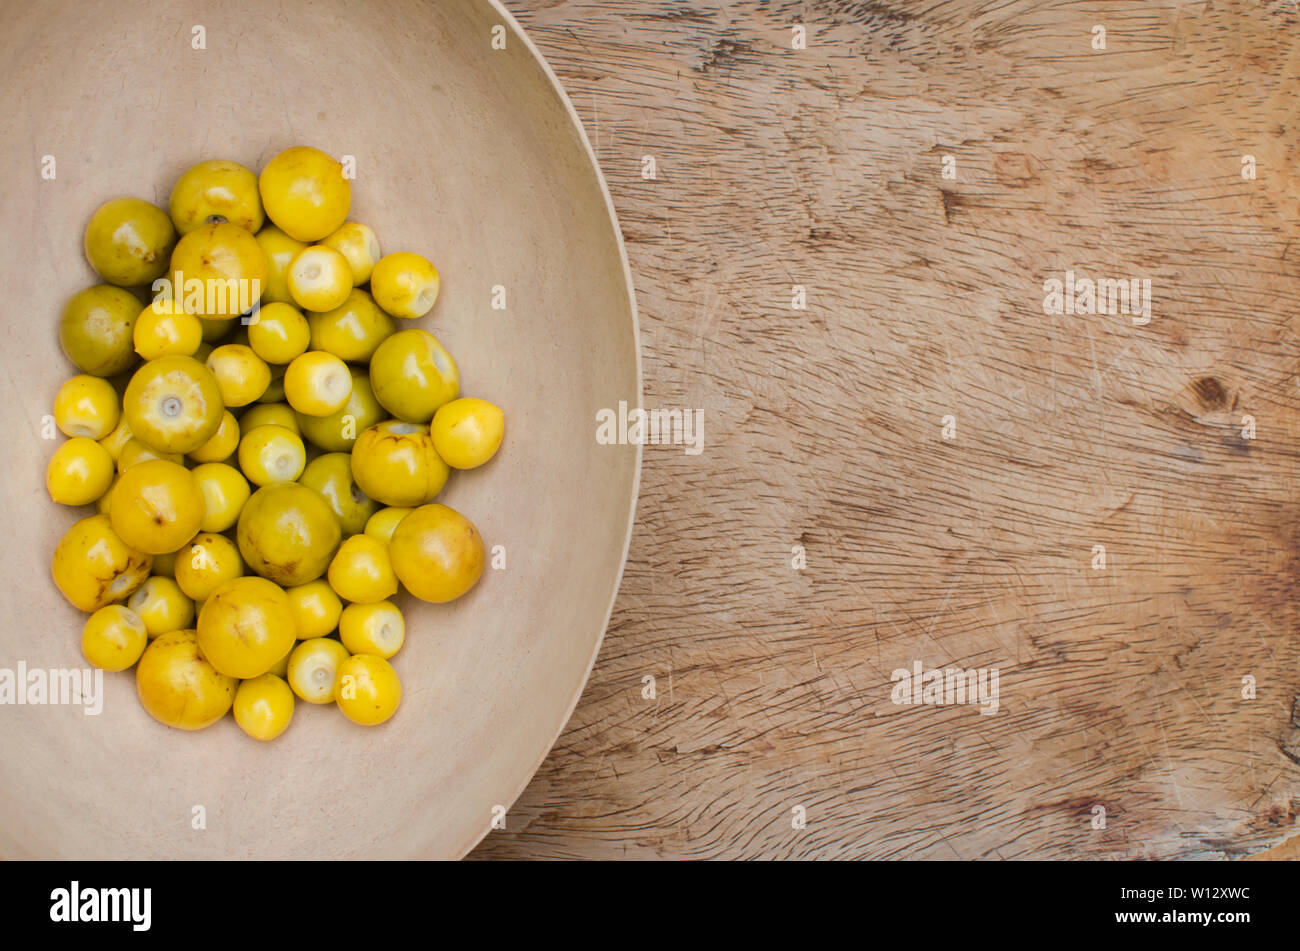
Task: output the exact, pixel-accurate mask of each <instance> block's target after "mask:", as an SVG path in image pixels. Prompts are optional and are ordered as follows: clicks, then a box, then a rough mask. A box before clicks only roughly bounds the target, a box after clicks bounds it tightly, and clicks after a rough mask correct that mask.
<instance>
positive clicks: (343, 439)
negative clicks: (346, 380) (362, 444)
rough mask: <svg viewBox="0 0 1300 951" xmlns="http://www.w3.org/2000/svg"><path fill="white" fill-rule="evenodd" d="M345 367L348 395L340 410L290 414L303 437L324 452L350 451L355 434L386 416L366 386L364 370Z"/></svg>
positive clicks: (355, 439)
mask: <svg viewBox="0 0 1300 951" xmlns="http://www.w3.org/2000/svg"><path fill="white" fill-rule="evenodd" d="M348 370H349V371H350V372H351V374H352V394H351V395H350V396H349V397H348V401H347V402H346V403H344V404H343V408H342V409H340V410H338V411H336V412H333V413H330V414H329V415H328V416H307V415H305V414H304V413H295V414H294V416H295V418H296V419H297V420H298V428H299V429H301V430H302V434H303V436H304V437H305V438H306V439H307V440H308V441H309V442H311V443H312V445H314V446H317V447H319V448H321V449H324V450H325V451H326V452H351V451H352V447H353V445H354V444H355V443H356V441H357V436H358V435H360V434H361V433H363V432H365V431H366V430H367V429H369V428H370V427H371V426H373V425H375V423H378V422H382V421H383V420H384V419H386V418H387V417H388V414H387V413H386V412H384V408H383V407H382V406H380V405H379V400H377V399H375V394H374V392H373V391H372V390H371V389H370V377H368V376H367V375H366V372H365V371H364V370H359V369H357V368H356V367H348Z"/></svg>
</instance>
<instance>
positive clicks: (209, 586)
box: [159, 532, 244, 603]
mask: <svg viewBox="0 0 1300 951" xmlns="http://www.w3.org/2000/svg"><path fill="white" fill-rule="evenodd" d="M159 557H162V556H159ZM172 565H173V567H172V571H173V573H174V574H175V576H176V583H177V584H178V585H180V589H181V590H182V591H184V592H185V596H186V597H188V598H192V599H193V600H194V601H195V602H196V603H197V602H202V601H206V600H207V599H208V598H210V597H211V596H212V592H213V591H216V590H217V588H219V587H221V586H222V585H223V584H225V583H226V582H227V581H232V580H234V579H235V578H239V577H241V576H242V575H243V574H244V561H243V559H242V558H240V557H239V549H238V548H237V547H236V546H235V543H234V542H232V541H231V540H230V539H229V538H227V537H226V536H225V535H218V534H216V533H215V532H203V533H201V534H199V535H196V536H194V538H193V539H192V540H191V541H190V543H189V545H187V546H186V547H184V548H182V549H181V550H180V551H178V552H176V553H175V556H174V561H173V563H172Z"/></svg>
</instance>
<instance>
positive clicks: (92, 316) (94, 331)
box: [59, 284, 140, 377]
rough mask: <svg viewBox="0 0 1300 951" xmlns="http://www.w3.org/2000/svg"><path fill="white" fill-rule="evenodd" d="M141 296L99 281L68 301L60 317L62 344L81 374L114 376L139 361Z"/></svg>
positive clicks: (60, 338) (60, 340) (60, 342)
mask: <svg viewBox="0 0 1300 951" xmlns="http://www.w3.org/2000/svg"><path fill="white" fill-rule="evenodd" d="M139 316H140V298H138V297H136V296H135V295H134V294H132V293H131V292H130V291H128V290H124V289H122V288H120V287H113V286H112V285H111V284H96V285H95V286H94V287H88V288H86V289H85V290H84V291H78V292H77V293H76V294H73V295H72V297H71V298H70V299H69V300H68V303H67V304H66V305H65V306H64V308H63V315H62V316H61V317H60V318H59V344H60V346H62V347H63V352H64V353H66V354H67V355H68V359H69V360H71V361H72V362H73V363H75V364H76V366H77V369H78V370H80V371H81V372H82V373H89V374H90V375H91V376H105V377H107V376H115V375H117V374H118V373H121V372H122V371H123V370H128V369H130V368H131V367H132V366H133V365H134V364H135V362H136V359H137V357H136V353H135V350H134V349H133V348H134V343H133V342H132V333H133V331H134V329H135V321H136V318H137V317H139Z"/></svg>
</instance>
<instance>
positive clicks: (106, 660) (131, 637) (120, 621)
mask: <svg viewBox="0 0 1300 951" xmlns="http://www.w3.org/2000/svg"><path fill="white" fill-rule="evenodd" d="M148 645H149V634H148V630H147V629H146V627H145V623H144V620H143V619H142V618H141V617H140V616H139V615H138V614H136V612H135V611H132V610H131V609H130V608H128V607H123V606H122V605H120V604H110V605H108V606H107V607H102V608H100V609H99V610H98V611H96V612H95V613H94V614H92V615H91V616H90V617H88V618H87V619H86V624H85V626H84V627H83V628H82V629H81V653H82V655H83V656H85V658H86V660H88V661H90V663H91V664H93V665H94V666H95V667H98V668H99V669H100V670H107V671H119V670H126V669H127V668H128V667H130V666H131V665H132V664H134V663H135V662H136V661H137V660H139V659H140V655H141V654H143V653H144V649H145V648H146V647H147V646H148Z"/></svg>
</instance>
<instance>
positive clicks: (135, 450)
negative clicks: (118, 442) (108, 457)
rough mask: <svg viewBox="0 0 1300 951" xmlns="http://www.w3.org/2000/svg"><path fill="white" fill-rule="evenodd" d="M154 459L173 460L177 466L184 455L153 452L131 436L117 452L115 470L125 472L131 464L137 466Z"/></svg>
mask: <svg viewBox="0 0 1300 951" xmlns="http://www.w3.org/2000/svg"><path fill="white" fill-rule="evenodd" d="M154 459H165V460H167V461H168V462H174V463H176V464H177V465H178V466H180V465H184V464H185V457H184V456H182V455H181V454H180V453H179V452H154V451H153V450H152V449H150V448H149V447H148V446H146V445H145V444H144V443H142V442H141V441H140V440H138V439H136V438H135V437H132V438H130V439H128V440H127V441H126V445H125V446H123V447H122V451H121V452H119V453H118V454H117V471H118V472H125V471H126V470H127V469H130V468H131V467H132V466H138V465H139V464H140V463H142V462H151V461H153V460H154Z"/></svg>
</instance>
